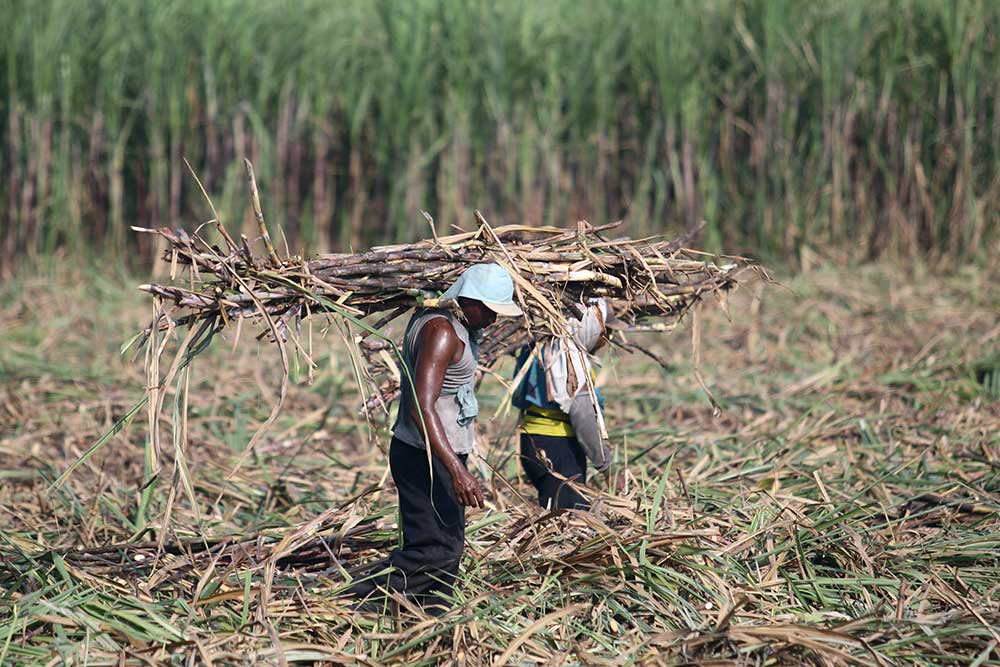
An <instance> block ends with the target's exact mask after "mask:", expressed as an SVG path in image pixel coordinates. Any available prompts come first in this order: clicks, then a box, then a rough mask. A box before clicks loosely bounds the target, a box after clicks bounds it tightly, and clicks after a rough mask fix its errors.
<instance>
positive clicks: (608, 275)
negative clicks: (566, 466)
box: [136, 179, 747, 406]
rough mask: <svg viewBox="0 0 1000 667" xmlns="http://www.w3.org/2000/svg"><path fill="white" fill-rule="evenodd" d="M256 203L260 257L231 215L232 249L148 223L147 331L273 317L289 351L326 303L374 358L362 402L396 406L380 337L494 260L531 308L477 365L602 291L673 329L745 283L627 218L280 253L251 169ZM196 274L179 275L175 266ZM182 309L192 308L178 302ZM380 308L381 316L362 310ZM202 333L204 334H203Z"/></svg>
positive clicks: (548, 327) (504, 327)
mask: <svg viewBox="0 0 1000 667" xmlns="http://www.w3.org/2000/svg"><path fill="white" fill-rule="evenodd" d="M251 192H252V200H251V201H252V202H253V205H254V210H255V212H256V213H257V218H258V222H259V225H260V226H259V228H260V231H261V239H262V241H263V243H264V246H265V249H266V252H265V253H262V254H259V255H255V254H254V252H253V251H252V250H251V244H250V242H249V241H248V239H246V238H245V237H243V238H241V240H240V242H239V243H237V242H235V241H234V240H233V239H232V238H231V237H230V236H229V235H228V234H227V233H226V231H225V229H224V228H223V227H222V226H221V225H217V227H218V230H219V232H220V234H221V236H222V239H223V240H224V243H225V245H226V249H222V248H220V247H219V246H217V245H213V244H211V243H209V242H208V241H207V240H206V239H205V238H204V237H203V236H202V235H201V234H200V233H198V232H196V233H194V234H188V233H185V232H183V231H180V230H177V231H171V230H169V229H158V230H149V229H139V228H136V230H137V231H143V232H151V233H154V234H158V235H160V236H161V237H163V238H164V239H165V240H166V241H167V244H168V247H167V250H166V253H165V259H166V260H167V261H169V262H170V265H171V279H172V282H171V284H149V285H142V286H140V289H143V290H145V291H146V292H149V293H150V294H153V295H155V296H156V297H158V299H160V300H162V302H164V303H169V304H172V308H171V309H169V310H161V311H158V313H157V316H156V318H155V321H154V322H153V323H152V324H151V326H150V328H149V329H147V330H146V332H145V333H146V335H147V336H149V335H153V334H154V332H157V331H162V330H164V329H165V328H168V327H169V328H173V327H174V326H178V325H180V326H183V325H189V326H190V327H191V329H192V334H191V335H189V337H188V339H187V342H188V343H189V345H193V344H195V343H196V342H197V343H198V344H202V343H204V341H206V340H207V339H210V338H211V336H212V335H213V334H214V333H216V332H217V331H219V330H220V329H222V328H224V327H226V326H229V325H231V324H233V323H236V324H235V326H236V328H237V330H239V329H241V327H242V322H243V320H244V319H247V318H250V319H251V320H256V321H257V322H259V323H261V324H264V325H265V329H264V331H263V332H262V333H261V334H260V336H261V337H268V338H270V340H272V341H273V342H275V343H276V344H277V345H278V346H279V347H280V348H281V349H282V359H283V360H286V365H287V354H286V351H285V344H286V342H287V341H288V340H289V339H291V340H292V342H293V343H294V345H295V348H296V350H299V351H302V352H305V350H304V348H303V346H302V345H301V344H300V342H299V336H298V334H299V332H300V330H301V324H302V322H303V321H308V320H309V319H310V317H311V316H313V315H316V314H319V313H323V314H327V315H328V316H332V317H333V318H335V319H339V320H340V321H341V322H342V323H344V324H346V325H347V326H348V327H350V328H353V330H352V332H351V333H352V336H351V338H352V342H353V343H354V344H355V345H358V346H359V349H361V350H362V352H363V353H364V356H366V357H367V360H368V363H367V364H363V366H364V368H365V372H366V373H367V374H368V377H367V380H368V382H369V383H370V386H371V387H372V388H374V389H375V391H373V392H371V393H370V394H369V395H368V396H366V397H365V398H366V405H369V406H370V405H373V404H377V403H383V404H384V403H387V402H388V401H391V400H392V399H393V398H394V397H395V396H396V395H397V394H398V387H399V381H400V377H399V371H398V368H397V364H396V360H395V359H393V354H392V352H393V350H394V348H395V344H394V343H393V341H391V340H389V339H388V338H387V337H386V336H384V335H383V334H382V333H381V330H382V329H383V328H384V327H385V326H386V325H387V324H388V323H389V322H390V321H392V320H393V319H395V318H397V317H399V316H400V315H402V314H404V313H405V312H407V311H408V310H409V309H411V308H414V307H421V306H425V307H426V306H435V305H438V295H439V294H440V293H441V292H443V291H444V290H445V289H446V288H447V287H448V286H449V285H451V284H452V283H453V282H454V281H455V280H456V279H457V278H458V276H459V275H461V273H462V272H463V271H464V270H465V269H466V268H468V267H469V266H471V265H473V264H476V263H481V262H496V263H498V264H500V265H502V266H503V267H505V268H506V269H507V270H508V271H509V272H510V274H511V276H512V277H513V279H514V286H515V297H516V299H517V301H518V302H519V304H520V306H521V308H522V310H523V311H524V317H523V318H516V319H514V318H507V319H501V320H500V321H498V322H497V323H496V324H495V325H493V326H492V327H490V328H489V329H488V330H487V331H485V332H484V336H483V339H482V342H481V345H480V364H481V366H483V367H485V368H490V367H492V366H494V365H495V364H496V363H497V362H498V361H499V360H500V358H501V357H502V356H503V355H504V354H505V353H507V352H510V351H512V350H514V349H516V348H519V347H521V346H523V345H526V344H528V343H530V342H531V341H533V340H536V339H539V338H542V337H549V336H563V335H565V331H566V329H565V325H566V314H567V313H570V314H572V313H573V312H574V309H575V308H577V307H578V306H579V304H582V303H585V301H586V299H588V298H592V297H605V298H607V299H608V300H609V301H610V302H611V304H612V308H613V310H614V312H615V314H616V316H617V317H618V318H619V319H621V320H624V321H625V322H628V323H629V324H630V325H632V326H633V327H636V328H642V327H645V326H649V325H648V324H647V322H648V320H649V319H650V318H656V319H659V320H661V322H660V323H659V324H658V325H653V326H654V327H657V326H658V327H660V328H665V327H669V326H671V325H672V324H675V323H676V322H677V321H678V320H679V318H680V317H681V316H682V315H683V314H684V313H685V312H686V311H687V310H688V309H689V308H691V306H692V305H693V304H694V303H696V302H697V301H698V300H699V299H700V298H701V297H702V296H704V295H706V294H712V293H719V294H721V293H724V292H726V291H728V290H730V289H732V288H733V287H734V286H735V284H736V280H735V275H736V273H737V271H736V270H735V269H737V268H739V267H741V266H745V265H746V264H747V261H746V260H744V259H743V258H740V257H722V258H721V259H722V261H721V262H719V261H718V260H719V259H720V257H719V256H717V255H706V253H702V252H698V251H694V250H689V249H686V248H685V247H684V245H685V243H687V242H688V240H689V239H690V233H689V234H688V235H686V236H684V237H681V238H678V239H675V240H665V239H663V238H660V237H653V238H643V239H630V238H627V237H625V238H610V237H609V232H610V231H611V230H613V229H614V228H616V227H617V226H619V225H620V222H619V223H612V224H608V225H603V226H592V225H590V224H588V223H586V222H580V223H578V224H577V226H576V228H575V229H570V230H567V229H559V228H555V227H529V226H523V225H507V226H502V227H496V228H494V227H492V226H491V225H490V224H489V223H488V222H487V221H486V219H485V218H484V217H483V216H482V214H481V213H479V212H478V211H477V212H476V219H477V222H478V229H476V231H471V232H463V233H459V234H454V235H450V236H438V235H437V233H436V232H435V231H434V223H433V220H432V219H431V218H430V216H429V215H427V214H426V213H425V214H424V215H425V217H426V218H427V220H428V222H429V223H430V229H431V231H432V233H433V238H430V239H427V240H423V241H419V242H417V243H412V244H405V245H392V246H382V247H376V248H373V249H372V250H370V251H368V252H361V253H342V254H328V255H319V256H316V257H314V258H312V259H310V260H305V259H303V258H301V257H292V256H289V257H286V258H284V259H282V258H280V257H279V256H278V253H277V252H276V251H275V249H274V247H273V245H272V243H271V241H270V238H269V236H268V235H267V229H266V227H265V225H264V224H263V215H262V214H261V213H260V206H259V202H258V200H257V197H256V188H255V187H254V184H253V182H252V179H251ZM182 266H186V267H187V268H188V275H187V276H186V277H185V278H184V280H183V281H177V280H176V277H177V270H178V267H182ZM177 309H180V310H181V311H183V312H179V313H178V312H176V310H177ZM376 315H377V316H378V317H377V318H375V319H373V320H372V321H368V320H366V319H365V318H368V317H370V316H376ZM195 330H196V331H197V333H195Z"/></svg>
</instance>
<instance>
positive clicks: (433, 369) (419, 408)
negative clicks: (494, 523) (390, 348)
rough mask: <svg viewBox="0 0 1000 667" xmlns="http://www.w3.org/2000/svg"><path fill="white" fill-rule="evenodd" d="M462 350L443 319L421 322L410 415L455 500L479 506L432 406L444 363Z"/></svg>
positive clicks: (474, 486)
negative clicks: (447, 476)
mask: <svg viewBox="0 0 1000 667" xmlns="http://www.w3.org/2000/svg"><path fill="white" fill-rule="evenodd" d="M463 351H464V343H462V341H461V340H460V339H459V337H458V335H456V334H455V330H454V329H453V328H452V326H451V324H450V323H449V322H448V321H447V320H445V319H443V318H436V319H433V320H431V321H430V322H428V323H427V324H426V325H424V328H423V329H422V330H421V331H420V336H419V337H418V339H417V364H416V369H415V374H416V377H415V378H413V383H414V389H415V392H414V393H415V395H416V399H417V400H416V401H415V405H414V406H413V414H412V417H413V420H414V422H415V423H416V424H417V427H418V428H420V429H421V430H422V431H424V442H425V443H426V444H427V446H428V447H429V448H430V450H431V451H432V452H433V453H434V454H435V455H436V456H437V457H438V459H440V461H441V463H442V464H444V467H445V469H446V470H447V471H448V473H449V474H450V475H451V479H452V482H453V484H454V487H455V496H456V499H457V500H458V502H459V503H461V504H462V505H466V506H476V507H479V506H481V505H482V503H483V493H482V491H481V490H480V489H479V484H478V483H477V482H476V479H475V478H474V477H473V476H472V475H471V474H470V473H469V471H468V470H466V468H465V466H464V465H462V462H461V461H460V460H459V458H458V456H457V455H456V454H455V451H454V450H453V449H452V448H451V443H449V442H448V437H447V436H446V435H445V430H444V426H443V424H442V423H441V417H440V415H438V413H437V410H436V409H435V407H434V406H435V404H436V403H437V400H438V398H439V397H440V396H441V388H442V386H443V384H444V376H445V373H446V372H447V370H448V365H449V364H452V363H455V362H457V361H458V360H459V359H461V356H462V353H463Z"/></svg>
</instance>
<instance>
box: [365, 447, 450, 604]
mask: <svg viewBox="0 0 1000 667" xmlns="http://www.w3.org/2000/svg"><path fill="white" fill-rule="evenodd" d="M458 458H459V460H460V461H461V462H462V465H465V461H466V458H467V457H466V456H465V455H459V457H458ZM431 464H432V465H431V467H429V466H428V465H427V451H426V450H423V449H417V448H416V447H411V446H410V445H407V444H406V443H405V442H402V441H400V440H397V439H396V438H393V439H392V443H391V444H390V445H389V469H390V470H391V471H392V479H393V481H394V482H395V483H396V490H397V492H398V494H399V527H400V532H401V533H402V538H403V545H402V546H401V547H400V548H398V549H395V550H393V551H392V553H390V554H389V557H388V558H386V559H384V560H382V561H379V562H378V563H376V564H375V565H374V566H372V567H369V568H367V570H368V571H369V572H378V571H380V570H384V569H385V568H386V567H388V566H391V567H392V569H391V571H390V572H389V573H388V574H382V575H377V576H370V577H369V578H367V579H366V580H363V581H360V582H359V583H358V584H356V585H355V586H354V587H353V588H352V592H353V593H354V594H355V595H358V596H360V597H371V596H373V595H374V594H376V593H377V591H378V589H379V588H386V589H389V590H392V591H400V592H402V593H404V594H406V595H407V596H408V597H411V598H413V599H414V600H415V601H416V602H418V603H420V604H434V603H442V602H446V598H447V597H448V596H450V595H451V591H452V587H453V586H454V583H455V579H456V578H457V576H458V566H459V563H460V561H461V559H462V551H463V549H464V548H465V507H464V506H463V505H460V504H459V503H458V501H457V500H456V499H455V489H454V486H453V485H452V480H451V475H450V474H448V471H447V470H446V469H445V467H444V465H443V464H442V463H441V460H440V459H438V457H436V456H431ZM430 470H433V479H432V477H431V474H430Z"/></svg>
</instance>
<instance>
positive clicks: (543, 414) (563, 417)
mask: <svg viewBox="0 0 1000 667" xmlns="http://www.w3.org/2000/svg"><path fill="white" fill-rule="evenodd" d="M521 432H522V433H527V434H529V435H551V436H561V437H572V436H574V435H576V432H575V431H574V430H573V425H572V424H571V423H570V421H569V415H567V414H566V413H565V412H563V411H562V410H556V409H549V408H537V407H535V406H531V407H530V408H528V409H527V410H525V412H524V415H523V418H522V419H521Z"/></svg>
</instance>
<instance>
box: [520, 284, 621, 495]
mask: <svg viewBox="0 0 1000 667" xmlns="http://www.w3.org/2000/svg"><path fill="white" fill-rule="evenodd" d="M579 311H580V312H579V315H578V316H577V317H571V318H569V319H568V320H567V330H568V333H569V337H568V338H565V339H564V338H556V337H553V338H552V339H550V340H547V341H544V342H542V343H539V344H536V345H535V346H529V347H526V348H525V349H524V350H522V352H521V354H520V356H519V357H518V362H517V366H516V368H515V370H514V378H515V381H516V382H518V385H517V388H516V389H515V391H514V394H513V397H512V403H513V405H514V407H516V408H519V409H520V410H521V465H522V466H523V468H524V472H525V475H527V477H528V480H529V481H530V482H531V483H532V485H533V486H534V487H535V488H536V489H537V490H538V503H539V504H540V505H541V506H542V507H546V508H548V509H550V510H562V509H584V510H585V509H589V507H590V504H589V503H588V502H587V499H586V498H584V496H583V494H581V493H580V492H579V491H578V490H577V489H576V488H574V486H573V485H574V484H580V485H582V484H585V483H586V481H587V460H588V459H589V460H590V462H591V463H592V464H593V465H594V467H595V468H596V469H597V471H598V472H599V473H601V474H602V475H604V476H606V477H609V478H610V474H611V450H610V447H609V446H608V441H607V431H606V429H605V425H604V414H603V409H604V406H603V399H602V397H601V393H600V391H599V390H598V389H597V387H596V386H595V385H594V373H593V370H592V359H591V355H593V354H595V353H596V352H597V351H598V350H599V349H600V348H601V347H603V345H604V343H605V342H606V341H607V333H608V331H609V330H612V329H621V328H624V326H625V325H624V323H623V322H621V321H620V320H619V319H617V318H616V317H615V316H614V313H612V312H611V310H610V308H609V307H608V304H607V302H606V301H605V300H604V299H593V300H591V302H590V303H588V304H580V306H579ZM617 479H618V482H619V486H620V483H621V482H622V481H623V478H622V477H620V476H619V477H618V478H617ZM570 482H572V484H571V483H570ZM619 490H620V489H619Z"/></svg>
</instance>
